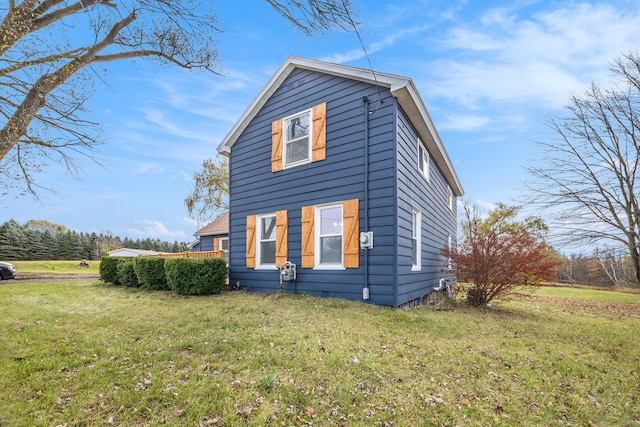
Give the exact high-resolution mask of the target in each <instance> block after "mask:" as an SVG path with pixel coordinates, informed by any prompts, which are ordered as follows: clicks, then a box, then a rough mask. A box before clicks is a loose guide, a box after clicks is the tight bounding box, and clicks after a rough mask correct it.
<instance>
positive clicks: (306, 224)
mask: <svg viewBox="0 0 640 427" xmlns="http://www.w3.org/2000/svg"><path fill="white" fill-rule="evenodd" d="M314 216H315V209H314V207H313V206H304V207H303V208H302V268H313V267H315V263H314V260H313V248H314V239H313V235H314V234H313V220H314Z"/></svg>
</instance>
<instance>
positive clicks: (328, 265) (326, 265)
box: [313, 202, 344, 270]
mask: <svg viewBox="0 0 640 427" xmlns="http://www.w3.org/2000/svg"><path fill="white" fill-rule="evenodd" d="M334 208H340V234H339V236H340V237H341V238H342V239H341V242H342V244H341V246H340V252H341V254H340V262H322V261H321V260H322V245H321V239H322V237H331V236H338V234H326V235H322V234H321V232H322V211H323V210H325V209H334ZM314 223H315V226H314V229H315V230H314V236H313V238H314V242H313V244H314V254H315V256H314V261H315V268H316V269H318V270H344V207H343V205H342V202H340V203H331V204H326V205H318V206H314Z"/></svg>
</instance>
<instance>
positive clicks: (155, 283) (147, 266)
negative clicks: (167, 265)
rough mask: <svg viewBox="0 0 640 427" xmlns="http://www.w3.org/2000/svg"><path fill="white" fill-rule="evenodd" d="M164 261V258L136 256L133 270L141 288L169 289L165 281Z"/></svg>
mask: <svg viewBox="0 0 640 427" xmlns="http://www.w3.org/2000/svg"><path fill="white" fill-rule="evenodd" d="M164 261H165V259H164V258H157V257H140V258H136V262H135V270H136V276H138V282H140V287H141V288H143V289H151V290H169V289H171V288H169V284H168V283H167V276H166V273H165V271H164Z"/></svg>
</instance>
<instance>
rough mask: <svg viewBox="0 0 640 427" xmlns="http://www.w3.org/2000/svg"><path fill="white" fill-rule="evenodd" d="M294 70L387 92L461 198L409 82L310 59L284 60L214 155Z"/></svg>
mask: <svg viewBox="0 0 640 427" xmlns="http://www.w3.org/2000/svg"><path fill="white" fill-rule="evenodd" d="M296 68H301V69H306V70H310V71H316V72H321V73H325V74H331V75H335V76H339V77H344V78H347V79H351V80H358V81H363V82H366V83H370V84H374V85H377V86H381V87H384V88H388V89H389V90H390V91H391V95H393V96H394V97H395V98H396V99H397V100H398V103H399V104H400V106H401V107H402V109H403V110H404V112H405V113H406V114H407V116H408V117H409V120H410V121H411V123H412V124H413V125H414V127H415V128H416V130H417V132H418V135H419V136H420V139H421V140H422V141H423V142H424V144H425V145H426V147H427V148H428V151H429V152H430V155H431V156H432V157H433V159H434V161H435V162H436V164H437V165H438V166H439V167H440V170H442V173H443V174H444V176H445V178H446V180H447V182H448V183H449V185H450V186H451V188H452V189H453V192H454V193H455V195H456V197H462V196H463V195H464V190H463V189H462V185H461V184H460V180H459V179H458V175H457V174H456V172H455V170H454V168H453V164H452V163H451V159H450V158H449V155H448V154H447V151H446V150H445V148H444V145H443V144H442V141H441V140H440V136H439V135H438V132H437V130H436V128H435V126H434V124H433V121H432V120H431V117H430V116H429V113H428V111H427V108H426V107H425V105H424V103H423V101H422V99H421V98H420V95H419V94H418V91H417V89H416V87H415V85H414V83H413V80H411V79H410V78H407V77H402V76H397V75H394V74H386V73H378V72H375V73H374V72H373V71H371V70H366V69H363V68H355V67H348V66H345V65H340V64H333V63H329V62H324V61H318V60H313V59H305V58H298V57H295V56H290V57H288V58H287V59H286V60H285V62H284V63H283V64H282V65H281V66H280V67H279V68H278V69H277V70H276V72H275V73H274V74H273V75H272V76H271V78H270V79H269V81H268V82H267V84H266V85H265V86H264V87H263V88H262V90H260V92H259V93H258V95H257V96H256V97H255V98H254V99H253V101H252V102H251V103H250V104H249V105H248V106H247V108H246V109H245V110H244V112H243V113H242V115H241V116H240V118H239V119H238V121H237V122H236V123H235V124H234V125H233V127H232V128H231V130H230V131H229V133H228V134H227V135H226V136H225V137H224V138H223V139H222V142H220V144H219V145H218V153H220V154H223V155H227V156H228V155H229V153H230V152H231V147H232V146H233V144H234V143H235V142H236V140H237V139H238V137H239V136H240V134H241V133H242V132H243V131H244V129H245V128H246V127H247V126H248V125H249V123H250V122H251V120H253V118H254V117H255V116H256V115H257V114H258V112H259V111H260V110H261V109H262V107H263V106H264V104H265V103H266V102H267V101H268V100H269V98H270V97H271V95H273V93H274V92H275V91H276V90H277V89H278V88H279V87H280V85H281V84H282V82H284V80H285V79H286V78H287V77H288V76H289V75H290V74H291V73H292V72H293V70H295V69H296Z"/></svg>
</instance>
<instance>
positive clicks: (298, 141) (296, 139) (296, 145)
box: [284, 111, 311, 168]
mask: <svg viewBox="0 0 640 427" xmlns="http://www.w3.org/2000/svg"><path fill="white" fill-rule="evenodd" d="M310 131H311V111H305V112H304V113H302V114H298V115H297V116H293V117H289V118H287V119H284V167H285V168H286V167H289V166H296V165H299V164H303V163H307V162H310V161H311V143H310V138H309V135H310V133H311V132H310Z"/></svg>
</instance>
